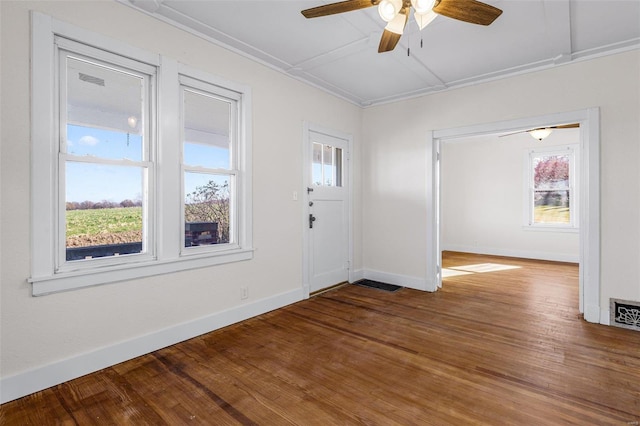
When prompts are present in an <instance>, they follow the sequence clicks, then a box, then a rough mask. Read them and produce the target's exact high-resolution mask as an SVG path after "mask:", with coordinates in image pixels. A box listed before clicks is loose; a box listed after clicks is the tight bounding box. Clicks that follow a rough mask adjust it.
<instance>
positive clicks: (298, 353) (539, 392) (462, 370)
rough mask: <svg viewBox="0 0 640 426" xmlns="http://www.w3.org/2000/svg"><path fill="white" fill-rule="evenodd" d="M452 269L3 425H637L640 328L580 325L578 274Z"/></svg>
mask: <svg viewBox="0 0 640 426" xmlns="http://www.w3.org/2000/svg"><path fill="white" fill-rule="evenodd" d="M479 264H480V265H483V266H481V267H472V268H469V265H479ZM486 264H491V265H493V266H491V265H486ZM444 265H445V267H447V268H450V272H451V273H456V274H460V275H456V276H452V277H449V278H446V279H445V282H444V286H443V289H442V290H441V291H438V292H436V293H423V292H419V291H414V290H410V289H402V290H400V291H398V292H396V293H389V292H383V291H380V290H375V289H369V288H364V287H359V286H355V285H346V286H344V287H341V288H338V289H335V290H332V291H329V292H326V293H322V294H320V295H318V296H316V297H313V298H311V299H309V300H306V301H303V302H299V303H296V304H294V305H291V306H288V307H286V308H283V309H280V310H277V311H274V312H271V313H268V314H265V315H262V316H260V317H256V318H253V319H251V320H248V321H245V322H242V323H239V324H236V325H233V326H230V327H227V328H225V329H222V330H218V331H215V332H212V333H209V334H206V335H203V336H201V337H198V338H195V339H192V340H189V341H187V342H184V343H181V344H178V345H175V346H172V347H169V348H166V349H162V350H160V351H157V352H154V353H152V354H149V355H146V356H142V357H140V358H137V359H134V360H132V361H128V362H125V363H122V364H119V365H116V366H113V367H110V368H107V369H105V370H102V371H99V372H97V373H94V374H91V375H88V376H85V377H82V378H79V379H76V380H73V381H70V382H67V383H64V384H61V385H58V386H56V387H54V388H51V389H47V390H45V391H42V392H38V393H36V394H33V395H30V396H27V397H25V398H21V399H19V400H16V401H12V402H9V403H7V404H4V405H3V406H2V407H1V409H2V418H3V419H4V422H5V424H8V425H48V424H63V425H67V424H68V425H92V424H115V425H128V424H131V425H147V424H150V425H181V424H194V425H196V424H200V425H237V424H242V425H251V424H259V425H323V426H326V425H351V424H367V425H431V424H433V425H449V424H453V425H467V424H490V425H505V424H514V425H559V424H580V425H607V424H613V425H638V424H639V423H638V422H640V333H639V332H636V331H632V330H625V329H621V328H616V327H607V326H602V325H597V324H590V323H587V322H585V321H584V320H582V319H581V316H580V314H579V313H578V309H577V306H578V268H577V266H576V265H573V264H563V263H551V262H538V261H528V260H522V259H511V258H501V257H490V256H475V255H467V254H462V253H446V256H445V258H444ZM496 265H501V266H500V267H498V266H496ZM505 267H514V269H504V268H505ZM469 270H474V271H475V272H473V273H469ZM464 273H467V274H466V275H463V274H464Z"/></svg>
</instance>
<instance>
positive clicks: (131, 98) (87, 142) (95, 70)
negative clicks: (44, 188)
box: [56, 38, 155, 271]
mask: <svg viewBox="0 0 640 426" xmlns="http://www.w3.org/2000/svg"><path fill="white" fill-rule="evenodd" d="M56 46H57V47H58V66H59V67H58V73H57V82H58V85H57V87H58V92H57V94H56V95H57V98H58V99H59V103H58V105H59V111H58V129H59V136H58V138H57V139H58V144H57V145H58V158H59V161H58V191H59V192H60V194H63V195H64V202H61V203H59V206H58V208H59V210H58V218H59V220H58V221H57V222H58V229H59V233H60V235H59V236H58V237H59V238H58V244H57V246H58V247H59V250H61V252H59V253H58V256H57V262H56V264H57V268H56V269H57V270H59V271H64V270H70V269H79V268H86V267H92V265H95V264H104V263H107V262H113V261H116V262H118V263H122V262H123V261H125V260H124V259H123V258H118V259H115V260H114V259H113V258H116V257H119V256H121V255H123V256H125V255H126V256H128V257H131V256H134V255H138V256H139V255H145V256H147V257H149V256H152V255H153V247H154V244H153V234H152V233H150V232H149V229H153V222H154V221H153V211H150V209H149V206H150V188H151V187H152V186H153V177H154V175H155V173H154V161H153V158H152V157H151V149H150V147H151V146H152V144H151V141H150V137H149V136H150V135H149V133H150V132H149V131H148V128H149V121H150V120H149V118H150V114H149V112H150V110H151V104H152V100H153V97H152V95H151V94H152V93H153V90H152V89H153V87H154V83H155V67H152V66H149V65H146V64H143V63H139V62H136V61H132V60H128V59H125V58H122V57H117V56H115V55H112V54H109V53H107V52H104V51H101V50H98V49H93V48H90V47H88V46H84V45H80V44H78V43H75V42H72V41H70V40H67V39H63V38H56ZM81 51H83V52H86V53H89V54H90V55H91V56H87V55H86V54H81V53H79V52H81ZM121 64H126V65H121ZM98 259H99V260H98Z"/></svg>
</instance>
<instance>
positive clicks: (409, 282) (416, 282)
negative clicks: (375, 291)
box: [362, 269, 429, 291]
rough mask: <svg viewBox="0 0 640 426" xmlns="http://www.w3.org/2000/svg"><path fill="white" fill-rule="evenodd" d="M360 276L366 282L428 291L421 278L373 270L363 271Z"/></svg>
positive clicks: (425, 283) (425, 282)
mask: <svg viewBox="0 0 640 426" xmlns="http://www.w3.org/2000/svg"><path fill="white" fill-rule="evenodd" d="M362 275H363V278H365V279H368V280H373V281H379V282H382V283H386V284H394V285H399V286H402V287H408V288H413V289H415V290H422V291H429V290H428V289H427V281H426V280H425V279H424V278H421V277H412V276H410V275H401V274H394V273H390V272H382V271H376V270H373V269H363V270H362Z"/></svg>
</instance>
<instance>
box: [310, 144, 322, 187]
mask: <svg viewBox="0 0 640 426" xmlns="http://www.w3.org/2000/svg"><path fill="white" fill-rule="evenodd" d="M311 173H312V176H311V180H312V182H313V184H314V185H318V186H320V185H322V144H321V143H316V142H314V143H313V153H312V159H311Z"/></svg>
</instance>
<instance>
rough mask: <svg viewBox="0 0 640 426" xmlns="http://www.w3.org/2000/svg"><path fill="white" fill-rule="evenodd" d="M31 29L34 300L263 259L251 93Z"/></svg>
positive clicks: (95, 38)
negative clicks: (256, 230)
mask: <svg viewBox="0 0 640 426" xmlns="http://www.w3.org/2000/svg"><path fill="white" fill-rule="evenodd" d="M32 23H33V25H32V31H33V33H32V81H31V82H32V87H31V94H32V99H33V102H32V129H31V130H32V131H31V134H32V160H31V162H32V164H31V168H32V170H31V195H32V197H31V200H32V208H31V215H32V223H31V248H32V262H31V265H32V270H31V277H30V279H29V281H30V282H31V283H32V284H33V294H34V295H42V294H47V293H53V292H58V291H64V290H71V289H75V288H80V287H86V286H91V285H97V284H105V283H111V282H117V281H126V280H131V279H136V278H140V277H147V276H153V275H159V274H165V273H168V272H177V271H182V270H187V269H194V268H202V267H211V266H213V265H217V264H221V263H228V262H236V261H239V260H248V259H251V258H252V256H253V249H252V247H251V245H252V238H251V234H252V233H251V198H250V196H251V156H250V153H251V128H250V123H251V117H250V114H251V93H250V88H248V87H247V86H244V85H240V84H237V83H233V82H229V81H227V80H224V79H221V78H219V77H216V76H213V75H211V74H209V73H207V72H204V71H201V70H196V69H193V68H190V67H188V66H186V65H182V64H180V63H178V61H177V60H175V59H172V58H170V57H164V56H160V55H157V54H154V53H151V52H148V51H145V50H143V49H139V48H136V47H132V46H129V45H126V44H124V43H122V42H119V41H116V40H112V39H109V38H106V37H103V36H100V35H97V34H94V33H92V32H90V31H86V30H83V29H80V28H77V27H75V26H73V25H69V24H66V23H63V22H59V21H56V20H54V19H52V18H50V17H48V16H45V15H42V14H40V13H37V12H33V13H32Z"/></svg>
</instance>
